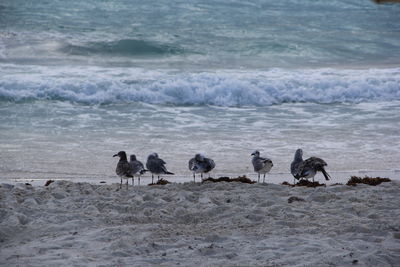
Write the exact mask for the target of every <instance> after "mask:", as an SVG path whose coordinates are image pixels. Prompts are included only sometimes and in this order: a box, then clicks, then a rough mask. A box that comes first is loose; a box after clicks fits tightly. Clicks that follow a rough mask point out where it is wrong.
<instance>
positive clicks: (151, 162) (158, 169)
mask: <svg viewBox="0 0 400 267" xmlns="http://www.w3.org/2000/svg"><path fill="white" fill-rule="evenodd" d="M165 164H166V163H165V161H163V160H162V159H160V158H159V157H158V154H157V153H152V154H150V155H149V156H148V157H147V162H146V168H147V169H148V170H149V171H150V172H151V183H153V179H154V174H156V175H157V177H158V180H160V174H173V173H172V172H169V171H167V168H165V166H164V165H165Z"/></svg>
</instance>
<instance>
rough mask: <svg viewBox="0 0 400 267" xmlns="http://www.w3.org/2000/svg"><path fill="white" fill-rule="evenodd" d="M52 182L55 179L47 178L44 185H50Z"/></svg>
mask: <svg viewBox="0 0 400 267" xmlns="http://www.w3.org/2000/svg"><path fill="white" fill-rule="evenodd" d="M51 183H54V180H47V181H46V183H45V184H44V186H49V185H50V184H51Z"/></svg>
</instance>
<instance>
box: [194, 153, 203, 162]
mask: <svg viewBox="0 0 400 267" xmlns="http://www.w3.org/2000/svg"><path fill="white" fill-rule="evenodd" d="M194 158H195V159H196V160H197V161H204V155H202V154H196V155H195V156H194Z"/></svg>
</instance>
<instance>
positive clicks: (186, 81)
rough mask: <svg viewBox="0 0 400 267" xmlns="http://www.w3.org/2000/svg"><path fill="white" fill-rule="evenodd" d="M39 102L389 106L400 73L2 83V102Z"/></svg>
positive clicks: (102, 74)
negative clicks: (381, 102) (288, 103)
mask: <svg viewBox="0 0 400 267" xmlns="http://www.w3.org/2000/svg"><path fill="white" fill-rule="evenodd" d="M43 99H48V100H61V101H72V102H79V103H85V104H108V103H122V102H144V103H150V104H174V105H217V106H268V105H274V104H281V103H287V102H294V103H295V102H313V103H337V102H349V103H358V102H371V101H391V100H400V68H392V69H368V70H335V69H318V70H315V69H314V70H282V69H272V70H268V71H257V72H249V71H246V72H241V71H236V72H235V71H219V72H203V73H174V74H171V73H166V72H157V71H154V72H149V71H143V70H140V69H123V68H121V69H108V70H107V71H104V69H103V70H101V69H96V68H94V69H87V68H80V69H76V68H75V69H73V70H71V68H69V69H64V70H51V71H50V70H49V69H46V70H42V71H40V70H39V71H36V72H33V73H32V74H27V73H26V72H25V73H21V74H12V75H8V76H7V78H5V76H3V78H0V100H1V101H11V102H21V101H31V100H43Z"/></svg>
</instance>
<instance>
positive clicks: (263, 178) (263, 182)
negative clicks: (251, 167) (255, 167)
mask: <svg viewBox="0 0 400 267" xmlns="http://www.w3.org/2000/svg"><path fill="white" fill-rule="evenodd" d="M264 183H265V173H264V177H263V184H264Z"/></svg>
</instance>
